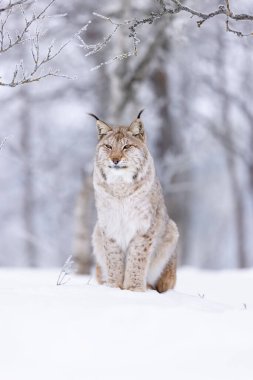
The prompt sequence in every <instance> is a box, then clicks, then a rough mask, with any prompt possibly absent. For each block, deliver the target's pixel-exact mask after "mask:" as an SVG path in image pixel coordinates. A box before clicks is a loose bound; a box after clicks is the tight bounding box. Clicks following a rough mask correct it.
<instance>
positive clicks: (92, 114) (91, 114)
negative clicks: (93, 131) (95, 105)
mask: <svg viewBox="0 0 253 380" xmlns="http://www.w3.org/2000/svg"><path fill="white" fill-rule="evenodd" d="M87 115H90V116H92V117H94V118H95V119H96V120H99V118H98V117H97V116H96V115H94V113H87Z"/></svg>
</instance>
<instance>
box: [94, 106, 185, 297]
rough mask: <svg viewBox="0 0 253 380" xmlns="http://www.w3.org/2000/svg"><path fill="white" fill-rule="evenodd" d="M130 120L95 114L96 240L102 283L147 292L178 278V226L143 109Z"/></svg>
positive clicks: (162, 288) (171, 284) (166, 286)
mask: <svg viewBox="0 0 253 380" xmlns="http://www.w3.org/2000/svg"><path fill="white" fill-rule="evenodd" d="M142 112H143V110H142V111H141V112H140V113H139V114H138V116H137V118H136V119H135V120H134V121H133V122H132V123H131V124H130V126H114V127H112V126H111V125H108V124H107V123H105V122H104V121H102V120H100V119H99V118H98V117H97V116H95V115H93V114H90V115H91V116H93V117H95V118H96V120H97V121H96V124H97V130H98V138H99V141H98V144H97V147H96V156H95V165H94V173H93V185H94V189H95V199H96V208H97V215H98V219H97V223H96V225H95V228H94V232H93V237H92V244H93V252H94V255H95V258H96V277H97V281H98V282H99V283H100V284H106V285H108V286H111V287H118V288H121V289H128V290H132V291H140V292H143V291H145V290H146V289H147V288H152V289H155V290H157V291H158V292H165V291H166V290H168V289H172V288H173V287H174V285H175V282H176V245H177V241H178V237H179V234H178V229H177V226H176V224H175V223H174V222H173V221H172V220H171V219H170V218H169V216H168V214H167V210H166V206H165V203H164V198H163V194H162V190H161V186H160V183H159V181H158V179H157V177H156V175H155V168H154V163H153V159H152V157H151V155H150V153H149V150H148V147H147V144H146V135H145V131H144V126H143V122H142V121H141V119H140V116H141V113H142Z"/></svg>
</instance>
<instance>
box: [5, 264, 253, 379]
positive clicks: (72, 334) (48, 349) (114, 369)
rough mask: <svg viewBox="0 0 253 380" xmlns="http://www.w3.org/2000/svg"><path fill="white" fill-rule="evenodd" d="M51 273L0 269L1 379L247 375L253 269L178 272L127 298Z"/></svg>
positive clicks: (251, 369)
mask: <svg viewBox="0 0 253 380" xmlns="http://www.w3.org/2000/svg"><path fill="white" fill-rule="evenodd" d="M57 277H58V272H57V271H55V270H26V269H24V270H20V269H16V270H13V269H1V270H0V378H1V379H3V380H35V379H36V380H65V379H66V380H67V379H68V380H69V379H71V380H86V379H87V380H93V379H94V380H107V379H108V380H142V379H145V380H149V379H150V380H151V379H159V378H162V379H173V380H178V379H180V380H181V379H182V380H184V379H188V380H190V379H194V380H198V379H199V380H227V379H228V380H237V379H238V380H239V379H240V380H241V379H242V380H248V379H252V378H253V361H252V357H253V295H252V289H253V270H244V271H220V272H215V271H214V272H211V271H199V270H195V269H191V268H183V269H180V270H179V271H178V282H177V287H176V290H175V291H170V292H168V293H165V294H158V293H156V292H154V291H151V290H149V291H147V292H146V293H133V292H129V291H122V290H120V289H112V288H108V287H105V286H99V285H97V284H96V283H95V281H94V279H91V280H90V279H89V277H82V276H72V277H71V280H70V281H69V282H68V283H67V284H66V285H62V286H56V281H57Z"/></svg>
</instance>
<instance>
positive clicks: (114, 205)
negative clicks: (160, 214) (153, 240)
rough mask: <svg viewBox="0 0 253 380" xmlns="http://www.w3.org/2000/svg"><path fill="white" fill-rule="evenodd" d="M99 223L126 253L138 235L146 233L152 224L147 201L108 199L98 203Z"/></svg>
mask: <svg viewBox="0 0 253 380" xmlns="http://www.w3.org/2000/svg"><path fill="white" fill-rule="evenodd" d="M97 206H98V207H97V210H98V222H99V225H100V227H101V228H102V229H103V231H104V232H105V233H106V235H107V236H108V237H109V238H112V239H114V240H115V241H116V242H117V244H118V245H119V247H120V248H121V249H122V250H123V251H126V250H127V248H128V245H129V243H130V241H131V240H132V239H133V238H134V236H135V235H136V234H138V233H145V232H146V231H147V230H148V229H149V227H150V224H151V216H150V215H151V213H150V210H149V204H148V202H147V200H145V199H143V200H138V202H137V200H135V199H133V198H132V197H129V198H124V199H120V200H119V199H112V198H111V199H110V198H108V199H106V200H104V201H103V202H98V205H97Z"/></svg>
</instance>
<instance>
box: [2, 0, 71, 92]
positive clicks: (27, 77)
mask: <svg viewBox="0 0 253 380" xmlns="http://www.w3.org/2000/svg"><path fill="white" fill-rule="evenodd" d="M55 1H56V0H51V1H50V2H49V3H48V4H47V5H46V6H45V7H44V8H43V9H42V10H40V11H39V12H37V13H35V12H34V11H33V12H32V15H31V16H30V17H29V18H27V17H26V14H25V11H24V8H23V4H24V3H26V4H28V0H20V1H16V2H12V1H10V3H9V5H8V6H6V7H5V8H2V10H3V11H5V13H4V17H2V18H1V20H0V54H1V53H6V52H7V51H8V50H10V49H12V48H13V47H14V46H17V45H20V44H21V43H24V42H25V43H30V44H31V55H32V68H31V69H30V71H29V72H26V70H25V68H24V63H23V60H21V61H20V62H19V63H18V64H16V67H15V69H14V72H13V74H12V78H11V80H9V81H3V80H2V79H1V77H0V86H9V87H16V86H19V85H22V84H27V83H32V82H37V81H39V80H41V79H43V78H47V77H49V76H54V77H64V78H69V77H67V76H66V75H62V74H60V72H59V70H57V69H52V68H49V69H48V70H47V71H44V67H45V66H46V65H47V64H48V63H49V62H51V61H52V60H54V59H55V58H56V57H57V56H58V55H59V54H60V53H61V52H62V50H63V49H64V48H65V47H66V45H67V44H68V43H69V41H68V42H66V43H64V44H63V45H62V46H61V47H60V48H58V49H54V42H52V43H51V44H50V46H49V47H48V49H47V52H46V53H45V54H44V55H43V56H42V53H41V51H40V37H41V35H42V32H41V31H40V30H39V28H38V24H39V22H41V21H43V20H44V19H45V18H46V17H48V16H47V11H48V9H49V8H50V7H51V6H52V4H53V3H54V2H55ZM29 4H31V1H30V2H29ZM17 6H18V7H19V9H20V11H21V15H22V16H23V19H24V27H23V29H22V30H21V31H20V32H17V33H16V35H15V37H13V36H12V35H11V33H9V32H8V31H7V24H8V20H9V18H10V17H11V15H12V11H13V8H14V7H17ZM35 26H36V31H35V33H34V32H33V35H31V30H33V31H34V28H35Z"/></svg>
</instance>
